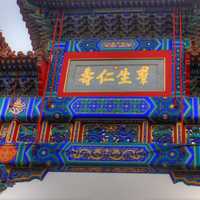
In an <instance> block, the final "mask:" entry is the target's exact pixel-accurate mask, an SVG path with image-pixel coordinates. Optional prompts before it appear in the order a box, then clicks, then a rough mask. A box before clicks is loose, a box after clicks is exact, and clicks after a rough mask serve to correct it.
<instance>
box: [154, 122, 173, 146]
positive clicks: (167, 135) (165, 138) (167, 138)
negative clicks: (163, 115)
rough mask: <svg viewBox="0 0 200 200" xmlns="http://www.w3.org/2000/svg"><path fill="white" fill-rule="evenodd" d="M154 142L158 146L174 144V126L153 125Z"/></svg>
mask: <svg viewBox="0 0 200 200" xmlns="http://www.w3.org/2000/svg"><path fill="white" fill-rule="evenodd" d="M151 128H152V142H153V143H156V144H172V143H173V138H174V126H173V125H153V126H152V127H151Z"/></svg>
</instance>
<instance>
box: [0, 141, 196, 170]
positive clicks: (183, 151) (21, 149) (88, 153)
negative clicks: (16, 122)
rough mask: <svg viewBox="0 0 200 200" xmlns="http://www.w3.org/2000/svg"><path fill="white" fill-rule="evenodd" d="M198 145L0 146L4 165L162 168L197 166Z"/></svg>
mask: <svg viewBox="0 0 200 200" xmlns="http://www.w3.org/2000/svg"><path fill="white" fill-rule="evenodd" d="M2 148H4V150H6V149H11V148H12V149H14V150H15V151H13V152H18V153H17V154H15V153H13V154H12V155H10V157H9V158H10V160H8V159H6V160H4V159H3V158H4V154H5V153H6V151H1V149H2ZM199 150H200V147H199V146H186V145H185V146H182V145H175V144H171V145H170V144H168V145H157V144H134V145H125V144H124V145H123V146H122V145H84V144H70V143H66V142H61V143H57V144H18V145H12V146H11V145H3V146H0V156H1V163H5V162H6V163H9V164H14V165H22V166H24V165H26V164H28V163H32V165H33V166H34V165H35V166H37V165H40V164H43V165H45V164H48V165H49V166H51V165H52V166H68V165H72V164H73V163H74V162H76V163H79V164H80V165H81V163H85V164H86V163H88V164H89V163H96V164H98V163H99V164H101V165H102V164H106V163H110V162H111V163H112V164H119V163H120V164H128V165H133V166H134V165H135V164H138V166H139V165H143V166H161V167H164V168H165V167H170V166H174V167H175V168H176V167H181V168H182V167H191V168H194V167H197V168H200V162H199V161H198V159H199V158H197V157H198V154H197V152H198V151H199Z"/></svg>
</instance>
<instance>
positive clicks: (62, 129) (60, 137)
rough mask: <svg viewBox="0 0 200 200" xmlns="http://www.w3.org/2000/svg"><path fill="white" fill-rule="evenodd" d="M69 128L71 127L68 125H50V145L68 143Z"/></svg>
mask: <svg viewBox="0 0 200 200" xmlns="http://www.w3.org/2000/svg"><path fill="white" fill-rule="evenodd" d="M70 127H71V125H70V124H69V123H65V124H63V123H53V124H51V130H50V131H51V134H50V143H59V142H64V141H69V138H70Z"/></svg>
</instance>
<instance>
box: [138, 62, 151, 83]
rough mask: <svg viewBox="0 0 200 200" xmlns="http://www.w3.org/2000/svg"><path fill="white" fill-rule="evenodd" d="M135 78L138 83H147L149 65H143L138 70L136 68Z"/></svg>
mask: <svg viewBox="0 0 200 200" xmlns="http://www.w3.org/2000/svg"><path fill="white" fill-rule="evenodd" d="M137 75H138V76H137V80H139V81H140V84H142V85H145V84H146V83H148V80H147V79H148V76H149V66H147V65H144V66H142V67H141V68H140V69H139V70H137Z"/></svg>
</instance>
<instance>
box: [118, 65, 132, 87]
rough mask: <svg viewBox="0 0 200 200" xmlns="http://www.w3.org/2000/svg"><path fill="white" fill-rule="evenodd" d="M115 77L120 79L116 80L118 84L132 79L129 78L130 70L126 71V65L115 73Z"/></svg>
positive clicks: (129, 81) (127, 82) (129, 82)
mask: <svg viewBox="0 0 200 200" xmlns="http://www.w3.org/2000/svg"><path fill="white" fill-rule="evenodd" d="M117 78H119V79H120V81H119V82H118V84H119V85H122V84H131V83H132V81H131V80H130V72H129V71H128V67H125V68H124V69H122V70H121V71H120V73H119V74H118V75H117Z"/></svg>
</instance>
